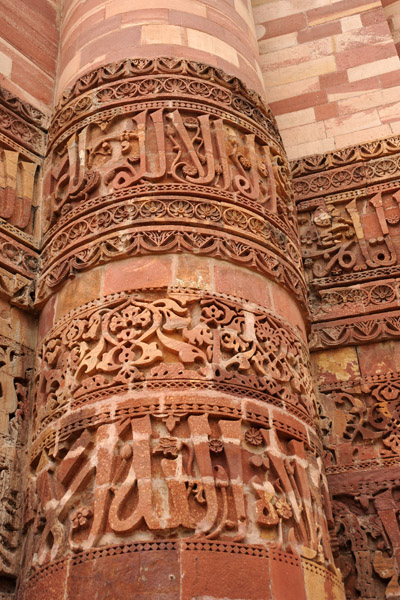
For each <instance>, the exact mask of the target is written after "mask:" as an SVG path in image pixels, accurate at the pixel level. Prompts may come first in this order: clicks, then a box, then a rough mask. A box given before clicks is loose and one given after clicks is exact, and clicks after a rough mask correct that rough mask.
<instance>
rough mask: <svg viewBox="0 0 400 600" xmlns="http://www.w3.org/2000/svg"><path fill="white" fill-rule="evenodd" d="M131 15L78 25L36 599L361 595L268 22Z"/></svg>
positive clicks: (305, 599)
mask: <svg viewBox="0 0 400 600" xmlns="http://www.w3.org/2000/svg"><path fill="white" fill-rule="evenodd" d="M131 6H132V3H131V2H126V1H125V0H113V1H111V2H110V1H109V2H99V1H98V0H96V2H89V1H88V2H76V1H75V2H74V1H72V0H70V1H68V2H65V7H64V28H63V41H62V48H61V63H60V64H61V67H60V71H59V82H61V83H60V97H61V100H60V103H59V105H58V107H57V110H56V111H55V114H54V117H53V121H52V125H51V128H50V134H49V153H48V162H47V173H46V178H45V186H44V189H45V191H44V203H45V205H46V208H47V212H46V215H45V218H44V222H43V231H44V242H43V251H42V270H41V275H40V279H39V283H38V289H37V300H36V302H37V307H38V308H40V309H41V319H40V333H39V337H40V341H39V350H38V361H37V370H36V373H37V375H36V398H35V410H34V415H33V426H32V439H31V448H30V465H31V483H30V485H29V488H28V494H27V495H28V501H27V506H26V510H25V528H26V531H27V538H26V545H25V558H26V565H25V571H24V574H23V576H22V577H21V586H20V596H19V597H20V598H21V599H24V600H28V599H29V600H42V599H43V600H44V599H46V598H48V597H51V598H52V600H65V599H70V600H83V599H85V600H86V599H88V598H99V599H100V598H101V599H102V600H106V599H110V600H111V599H113V600H116V599H120V598H121V599H122V598H124V599H125V598H136V599H139V598H160V599H161V598H162V599H175V598H181V599H185V600H189V599H192V598H203V599H205V598H220V599H222V598H225V599H226V598H229V599H231V598H232V599H233V598H236V599H238V598H241V599H246V600H256V599H257V600H260V599H262V600H264V599H265V600H267V599H268V600H270V599H271V600H272V599H274V600H287V599H289V598H293V597H294V595H296V598H298V599H299V600H311V599H312V600H315V599H316V598H324V599H325V598H327V599H328V598H329V599H334V598H335V599H340V598H343V592H342V587H341V582H340V579H339V578H338V576H337V573H336V570H335V567H334V564H333V558H332V553H331V548H330V537H329V529H330V527H331V525H332V523H331V512H330V506H329V500H328V494H327V489H326V483H325V477H324V473H323V470H322V466H321V458H320V454H321V444H320V439H319V437H318V434H317V431H316V429H315V425H314V417H315V400H314V394H313V389H312V382H311V377H310V371H309V357H308V351H307V346H306V336H305V325H304V314H305V284H304V279H303V273H302V268H301V257H300V252H299V243H298V235H297V229H296V223H295V215H294V206H293V194H292V186H291V181H290V176H289V170H288V164H287V159H286V156H285V153H284V150H283V148H282V144H281V140H280V136H279V133H278V131H277V129H276V125H275V122H274V119H273V117H272V115H271V113H270V112H269V110H268V107H267V106H266V105H265V104H264V102H263V100H262V99H261V97H260V96H259V95H258V94H257V93H256V92H254V91H251V90H250V89H249V88H248V87H247V85H246V83H245V82H252V83H253V84H254V85H257V87H258V89H259V90H261V89H262V88H261V84H260V81H259V78H258V75H257V73H258V66H257V61H256V54H255V47H256V45H255V39H254V37H253V34H252V28H253V25H252V21H251V15H250V12H249V10H248V7H247V3H246V2H243V0H235V2H225V1H222V0H221V1H218V2H215V1H213V2H207V1H203V2H200V1H198V2H197V1H191V2H185V1H180V2H178V3H177V2H176V1H174V2H172V0H171V2H166V1H165V0H147V1H146V2H135V10H132V8H131ZM138 7H140V8H138ZM90 23H91V26H90V27H89V24H90ZM64 53H65V55H68V56H64ZM164 55H168V56H167V57H164ZM196 56H198V57H199V58H200V59H202V60H204V62H199V61H198V60H194V57H196ZM109 61H113V62H109ZM71 65H73V66H71ZM221 66H223V69H221ZM73 72H78V75H79V77H78V78H77V79H76V78H74V77H73ZM228 73H233V75H230V74H228ZM238 75H240V77H238ZM67 83H69V84H70V87H69V88H68V89H66V90H64V89H63V88H64V85H65V84H67ZM61 88H62V89H61Z"/></svg>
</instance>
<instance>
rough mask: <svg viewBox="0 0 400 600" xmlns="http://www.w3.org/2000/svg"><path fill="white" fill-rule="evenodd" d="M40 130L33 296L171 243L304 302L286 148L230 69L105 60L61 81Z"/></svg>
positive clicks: (264, 112) (183, 63) (257, 101)
mask: <svg viewBox="0 0 400 600" xmlns="http://www.w3.org/2000/svg"><path fill="white" fill-rule="evenodd" d="M49 138H50V153H49V157H48V167H47V173H46V176H45V197H46V206H47V209H48V211H47V217H46V223H47V225H46V226H47V233H46V236H45V240H44V242H45V243H44V248H43V254H42V274H41V277H40V280H39V284H38V293H37V301H38V302H39V303H40V302H42V301H43V300H44V299H46V297H48V295H49V294H50V293H51V292H52V291H53V290H54V289H55V288H56V287H57V286H59V285H60V284H61V283H62V282H63V281H65V279H66V278H67V277H70V276H71V275H73V274H74V273H77V272H80V271H83V270H86V269H88V268H91V267H93V266H94V265H98V264H101V263H104V262H107V261H110V260H115V259H119V258H121V257H125V256H133V255H141V254H142V255H143V254H160V253H163V254H165V253H171V252H173V253H176V252H188V253H196V254H199V255H206V256H218V257H220V258H222V259H225V260H229V261H231V262H232V261H233V262H236V263H237V264H240V265H243V266H247V267H249V268H251V269H254V270H256V271H258V272H259V273H262V274H264V275H267V276H268V277H269V278H271V279H273V280H276V281H278V282H280V283H281V285H283V286H285V287H286V288H287V289H288V290H290V292H291V293H292V294H294V295H295V296H296V298H297V299H298V300H299V301H300V302H303V303H304V302H305V292H304V279H303V275H302V272H301V255H300V250H299V243H298V235H297V229H296V223H295V215H294V204H293V191H292V185H291V179H290V175H289V167H288V163H287V159H286V156H285V153H284V151H283V148H282V145H281V141H280V137H279V134H278V132H277V129H276V125H275V122H274V120H273V117H272V115H271V113H270V112H269V110H268V108H267V107H266V106H265V105H264V103H263V102H262V100H261V99H260V98H259V97H258V96H257V95H256V94H255V92H252V91H250V90H248V89H247V88H246V87H245V86H243V84H242V83H240V82H239V80H238V79H236V78H233V77H228V76H227V75H225V74H224V73H222V72H221V71H219V70H217V69H215V68H212V67H209V66H206V65H201V64H198V63H192V62H188V61H185V60H177V59H175V60H172V59H158V60H147V59H138V60H128V61H124V62H122V63H119V64H113V65H108V66H107V67H102V68H100V69H98V70H97V71H94V72H92V73H90V74H88V75H87V76H84V77H83V78H81V79H80V80H79V81H78V82H77V84H75V86H74V88H73V89H72V90H69V92H68V93H67V94H66V95H65V98H64V100H63V102H62V103H61V105H60V106H59V108H58V110H57V112H56V114H55V116H54V119H53V122H52V124H51V127H50V133H49ZM154 223H157V228H156V229H155V228H154Z"/></svg>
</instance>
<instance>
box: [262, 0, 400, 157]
mask: <svg viewBox="0 0 400 600" xmlns="http://www.w3.org/2000/svg"><path fill="white" fill-rule="evenodd" d="M382 4H384V5H385V10H384V7H383V6H382ZM305 7H307V10H304V8H305ZM253 9H254V17H255V20H256V24H257V34H258V41H259V47H260V53H261V67H262V70H263V75H264V81H265V86H266V90H267V101H268V102H269V103H270V106H271V108H272V110H273V112H274V114H275V116H276V117H277V119H278V124H279V128H280V131H281V133H282V136H283V140H284V143H285V146H286V150H287V152H288V154H289V158H298V157H300V156H306V155H308V154H315V153H323V152H328V151H330V150H333V149H334V148H341V147H343V146H348V145H350V144H355V143H360V142H365V141H367V140H372V139H377V138H383V137H387V136H390V135H392V134H397V133H399V132H400V122H399V120H400V102H399V100H398V99H399V91H400V85H399V81H400V61H399V57H398V54H397V49H396V45H395V43H396V42H397V37H396V33H395V34H394V35H395V37H394V38H393V37H392V32H391V29H390V28H389V25H388V21H387V19H389V24H390V25H391V28H392V31H394V32H396V29H397V28H398V26H397V22H398V21H397V20H396V19H398V18H399V17H398V14H399V12H400V3H398V2H392V3H389V2H388V1H386V2H381V1H380V0H339V1H332V2H331V1H330V0H311V1H310V2H301V1H300V2H299V1H297V0H293V1H288V0H253Z"/></svg>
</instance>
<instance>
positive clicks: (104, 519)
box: [30, 414, 334, 571]
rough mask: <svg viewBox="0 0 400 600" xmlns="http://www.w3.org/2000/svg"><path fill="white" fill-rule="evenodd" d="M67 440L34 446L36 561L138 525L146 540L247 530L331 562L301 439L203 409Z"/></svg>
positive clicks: (243, 536) (325, 504) (317, 470)
mask: <svg viewBox="0 0 400 600" xmlns="http://www.w3.org/2000/svg"><path fill="white" fill-rule="evenodd" d="M249 432H250V434H249ZM75 438H76V439H75V441H74V442H72V440H68V441H67V443H66V444H65V445H63V446H62V447H60V448H59V450H58V451H57V450H56V451H55V453H53V454H48V453H43V454H42V455H41V457H40V459H39V462H38V463H37V466H36V468H35V473H34V475H33V477H34V480H35V481H36V489H37V495H38V496H37V499H35V498H36V496H34V499H33V502H37V506H36V510H35V511H33V510H31V512H30V514H31V515H34V514H35V513H36V516H35V517H34V518H33V517H32V518H33V519H34V522H32V527H31V530H32V532H33V536H34V539H33V548H34V550H33V552H34V562H35V563H36V564H37V565H38V566H39V565H43V564H45V563H46V562H47V561H49V560H55V559H56V558H59V557H60V556H63V555H64V554H65V553H66V552H68V551H71V550H72V551H73V552H78V551H82V550H84V549H88V548H92V547H97V546H100V547H101V545H102V543H104V542H102V540H103V536H106V537H104V540H106V539H107V540H110V539H115V540H118V539H120V538H121V537H125V538H126V536H129V535H132V534H133V533H134V532H135V531H138V530H140V531H148V535H150V538H148V539H149V540H151V539H153V535H155V536H157V535H159V534H160V532H161V531H164V532H169V535H171V533H174V535H175V536H176V535H178V536H182V535H183V536H188V535H189V536H191V539H192V538H194V539H199V538H200V539H204V538H206V539H209V540H214V539H216V540H230V541H246V540H247V539H249V537H248V536H250V537H251V539H252V543H254V540H255V537H256V538H258V543H259V544H265V539H266V540H270V541H274V542H275V543H276V544H277V547H278V548H282V549H283V548H285V549H289V548H291V549H292V551H293V552H295V553H299V554H300V555H301V556H303V557H306V558H308V559H310V560H314V561H316V562H317V563H321V564H326V565H327V566H330V567H331V568H333V559H332V556H331V552H330V546H329V534H328V524H327V522H326V519H325V516H323V515H324V513H323V511H324V510H327V511H328V514H329V510H330V509H329V500H328V498H327V496H326V494H325V495H324V497H323V496H322V495H321V492H320V487H322V488H323V477H322V474H321V473H322V472H321V466H320V463H319V461H318V460H316V458H315V457H314V456H313V455H311V454H310V453H307V452H306V451H305V448H304V444H302V443H300V442H297V441H293V440H292V441H290V440H287V439H286V440H285V439H284V438H282V439H280V438H278V437H277V436H276V434H275V433H274V432H273V431H272V430H266V429H258V428H254V427H249V426H248V424H246V423H245V422H243V421H241V420H240V419H239V420H235V419H234V420H232V419H231V420H226V419H220V420H217V419H214V418H209V417H208V416H207V415H204V414H203V415H192V416H189V417H188V418H187V419H184V420H182V421H181V422H180V423H179V425H177V426H175V425H171V424H169V426H168V423H165V422H164V423H163V422H162V421H161V420H160V419H157V418H155V417H150V416H149V415H148V416H145V417H138V418H135V419H130V418H127V419H123V420H122V421H118V422H116V423H114V424H111V425H103V426H100V427H99V428H98V429H97V430H96V431H89V430H84V431H82V432H81V433H80V434H78V435H77V436H75ZM63 449H65V450H63ZM325 487H326V486H325ZM262 531H265V532H266V533H265V534H263V533H262ZM333 571H334V568H333Z"/></svg>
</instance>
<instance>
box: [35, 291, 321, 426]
mask: <svg viewBox="0 0 400 600" xmlns="http://www.w3.org/2000/svg"><path fill="white" fill-rule="evenodd" d="M308 360H309V359H308V355H307V351H306V349H305V346H304V345H303V343H302V342H301V341H300V339H299V338H298V337H297V336H296V335H295V334H294V332H293V331H292V330H291V329H290V327H288V326H287V325H286V324H284V322H283V321H281V320H280V319H278V318H276V317H274V316H272V315H270V314H269V313H267V312H265V311H262V310H244V309H243V308H241V307H240V305H239V304H236V303H235V302H232V301H230V300H228V299H225V298H224V297H218V296H212V295H209V294H204V295H201V294H199V293H198V292H197V293H196V292H193V293H186V294H185V293H182V292H178V291H177V292H176V293H171V294H170V297H165V296H162V295H160V294H157V293H153V294H152V293H150V292H149V293H148V294H147V295H146V296H143V295H129V294H120V295H117V296H110V297H109V298H105V299H104V301H103V302H95V303H92V304H91V305H88V306H87V307H82V308H81V309H79V310H78V311H76V312H75V313H74V314H72V315H71V316H70V317H69V318H68V319H67V320H66V321H65V322H63V323H62V325H60V326H58V327H56V328H55V330H54V331H53V332H52V333H50V334H49V336H48V337H47V338H46V340H45V342H44V345H43V347H42V350H41V351H40V357H39V363H38V369H37V372H38V375H37V377H38V383H37V396H36V402H35V411H36V413H37V427H39V428H42V427H43V426H44V425H46V423H49V422H51V420H52V419H53V418H54V417H55V416H60V415H61V414H63V413H65V411H67V410H70V409H71V408H73V407H79V406H80V405H81V404H82V402H84V401H85V400H84V399H85V397H86V398H87V399H86V402H87V401H88V398H89V396H90V395H91V394H92V393H95V392H99V391H100V390H105V391H106V390H109V392H108V393H111V390H117V389H118V386H122V388H123V386H126V385H128V384H135V385H136V386H139V387H141V386H143V385H144V382H146V381H150V380H158V379H164V380H165V379H171V380H175V379H178V380H179V379H188V380H196V381H199V382H200V381H204V382H206V381H210V382H218V385H220V386H222V385H227V386H228V388H229V386H235V385H239V386H243V387H244V388H248V389H253V390H256V391H257V392H258V393H259V394H261V395H264V396H265V398H266V399H267V398H271V399H273V402H275V403H277V405H278V406H286V407H287V409H288V410H289V411H292V412H294V413H295V414H299V415H302V416H303V418H310V417H312V416H313V414H314V410H315V409H314V394H313V388H312V382H311V377H310V375H309V373H308V369H309V363H308ZM41 424H42V425H41Z"/></svg>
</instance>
